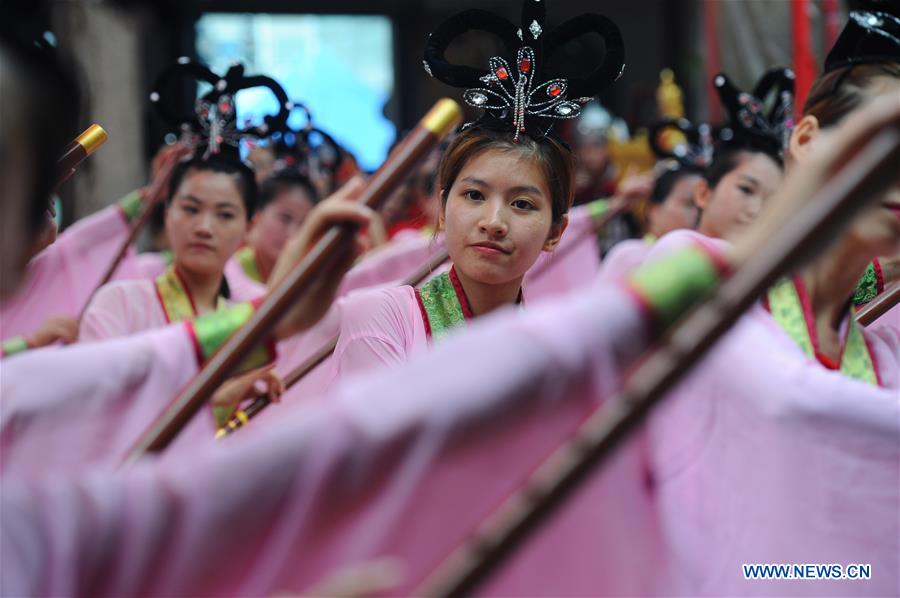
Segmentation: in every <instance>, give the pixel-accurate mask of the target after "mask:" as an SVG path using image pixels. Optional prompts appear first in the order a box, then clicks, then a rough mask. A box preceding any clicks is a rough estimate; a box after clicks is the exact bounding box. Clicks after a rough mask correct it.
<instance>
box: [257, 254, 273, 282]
mask: <svg viewBox="0 0 900 598" xmlns="http://www.w3.org/2000/svg"><path fill="white" fill-rule="evenodd" d="M253 260H254V261H255V262H256V271H257V272H258V273H259V277H260V278H261V279H262V282H263V283H266V282H268V281H269V276H271V275H272V270H274V269H275V260H274V259H270V258H269V257H268V256H267V255H266V253H265V252H264V251H260V250H259V249H258V248H256V247H253Z"/></svg>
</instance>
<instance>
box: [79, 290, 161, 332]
mask: <svg viewBox="0 0 900 598" xmlns="http://www.w3.org/2000/svg"><path fill="white" fill-rule="evenodd" d="M167 324H169V320H168V318H167V317H166V312H165V309H164V308H163V305H162V302H161V301H160V299H159V295H158V294H157V292H156V283H155V282H154V281H152V280H126V281H119V282H112V283H110V284H107V285H104V286H103V287H102V288H101V289H100V290H99V291H97V294H96V295H94V298H93V299H92V300H91V302H90V304H89V305H88V307H87V310H85V312H84V317H83V318H82V320H81V329H80V334H79V337H78V340H79V342H90V341H98V340H103V339H107V338H112V337H116V336H127V335H129V334H135V333H137V332H142V331H144V330H150V329H153V328H162V327H163V326H166V325H167Z"/></svg>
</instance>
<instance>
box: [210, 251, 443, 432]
mask: <svg viewBox="0 0 900 598" xmlns="http://www.w3.org/2000/svg"><path fill="white" fill-rule="evenodd" d="M449 258H450V256H449V254H448V253H447V249H446V248H444V249H442V250H441V251H440V252H438V253H436V254H435V255H433V256H432V257H431V258H429V259H428V261H427V262H425V264H423V265H422V266H420V267H419V269H418V270H416V271H415V272H414V273H413V274H412V275H411V276H409V277H408V278H407V279H406V280H404V281H403V282H402V283H400V286H411V287H414V286H418V285H419V283H421V282H422V281H423V280H425V279H426V278H427V277H428V276H429V275H430V274H431V273H432V272H434V271H435V269H437V268H438V267H439V266H440V265H441V264H443V263H444V262H446V261H447V260H448V259H449ZM337 342H338V337H337V336H334V337H333V338H332V339H331V340H329V341H328V342H327V343H326V344H325V345H323V346H322V348H321V349H319V350H318V351H316V352H315V353H313V354H312V355H311V356H310V357H308V358H307V359H306V360H305V361H303V362H302V363H301V364H300V365H298V366H297V367H296V368H294V369H293V370H291V372H290V373H289V374H288V375H287V376H285V378H284V387H285V389H289V388H290V387H292V386H293V385H294V384H296V383H297V382H299V381H300V380H302V379H303V378H304V377H305V376H306V375H307V374H309V373H310V372H312V371H313V370H314V369H316V368H317V367H319V365H320V364H321V363H322V362H324V361H325V360H326V359H328V358H329V357H331V354H332V353H334V349H335V347H337ZM270 404H271V401H270V400H269V396H268V395H266V394H261V395H259V396H258V397H256V398H255V399H254V400H253V402H252V403H250V406H249V407H247V408H246V409H244V410H242V411H240V412H239V414H238V415H235V416H234V417H232V418H231V419H230V420H229V421H228V423H227V424H225V425H224V426H222V428H220V429H219V430H218V431H217V432H216V438H223V437H225V436H229V435H231V434H233V433H234V432H236V431H237V430H239V429H240V428H242V427H244V426H246V425H247V423H248V422H249V421H250V420H251V419H253V418H254V417H256V416H257V415H259V413H261V412H262V411H263V410H264V409H265V408H266V407H268V406H269V405H270Z"/></svg>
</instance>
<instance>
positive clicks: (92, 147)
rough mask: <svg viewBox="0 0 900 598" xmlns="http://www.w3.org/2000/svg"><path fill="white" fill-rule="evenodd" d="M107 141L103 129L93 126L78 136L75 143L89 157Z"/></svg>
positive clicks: (107, 136) (96, 125) (107, 137)
mask: <svg viewBox="0 0 900 598" xmlns="http://www.w3.org/2000/svg"><path fill="white" fill-rule="evenodd" d="M107 139H109V135H107V134H106V131H104V130H103V127H101V126H100V125H98V124H93V125H91V126H89V127H88V128H87V129H85V130H84V132H83V133H82V134H81V135H79V136H78V139H76V141H77V142H78V144H79V145H81V147H83V148H84V151H85V152H87V155H88V156H90V155H91V154H93V153H94V152H95V151H97V148H99V147H100V146H101V145H103V144H104V143H106V140H107Z"/></svg>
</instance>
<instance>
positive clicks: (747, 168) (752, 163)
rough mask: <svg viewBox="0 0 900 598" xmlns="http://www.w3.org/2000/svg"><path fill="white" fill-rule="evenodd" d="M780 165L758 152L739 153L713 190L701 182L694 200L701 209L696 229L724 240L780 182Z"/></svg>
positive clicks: (751, 217) (753, 215)
mask: <svg viewBox="0 0 900 598" xmlns="http://www.w3.org/2000/svg"><path fill="white" fill-rule="evenodd" d="M782 177H783V174H782V171H781V167H780V166H779V165H778V163H777V162H775V160H773V159H772V158H770V157H769V156H767V155H766V154H763V153H759V152H741V153H740V154H738V162H737V166H736V167H735V168H733V169H732V170H731V172H729V173H728V174H726V175H725V176H723V177H722V178H721V179H720V180H719V184H718V185H716V186H715V188H714V189H710V188H709V185H708V184H707V183H706V181H701V182H700V183H699V184H698V185H697V187H696V191H695V193H694V202H695V203H696V205H697V207H699V208H700V209H701V210H702V215H701V217H700V226H699V227H698V230H699V231H700V232H701V233H703V234H704V235H707V236H710V237H715V238H719V239H728V238H731V237H733V236H734V235H735V234H736V233H739V232H740V231H742V230H743V229H745V228H746V227H747V225H749V224H750V223H752V222H753V221H754V220H755V219H756V217H757V216H758V215H759V212H760V210H761V209H762V207H763V205H764V204H765V201H766V200H767V199H768V198H769V196H771V195H772V194H773V193H774V192H775V191H776V190H777V189H778V187H779V186H780V185H781V179H782Z"/></svg>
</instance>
